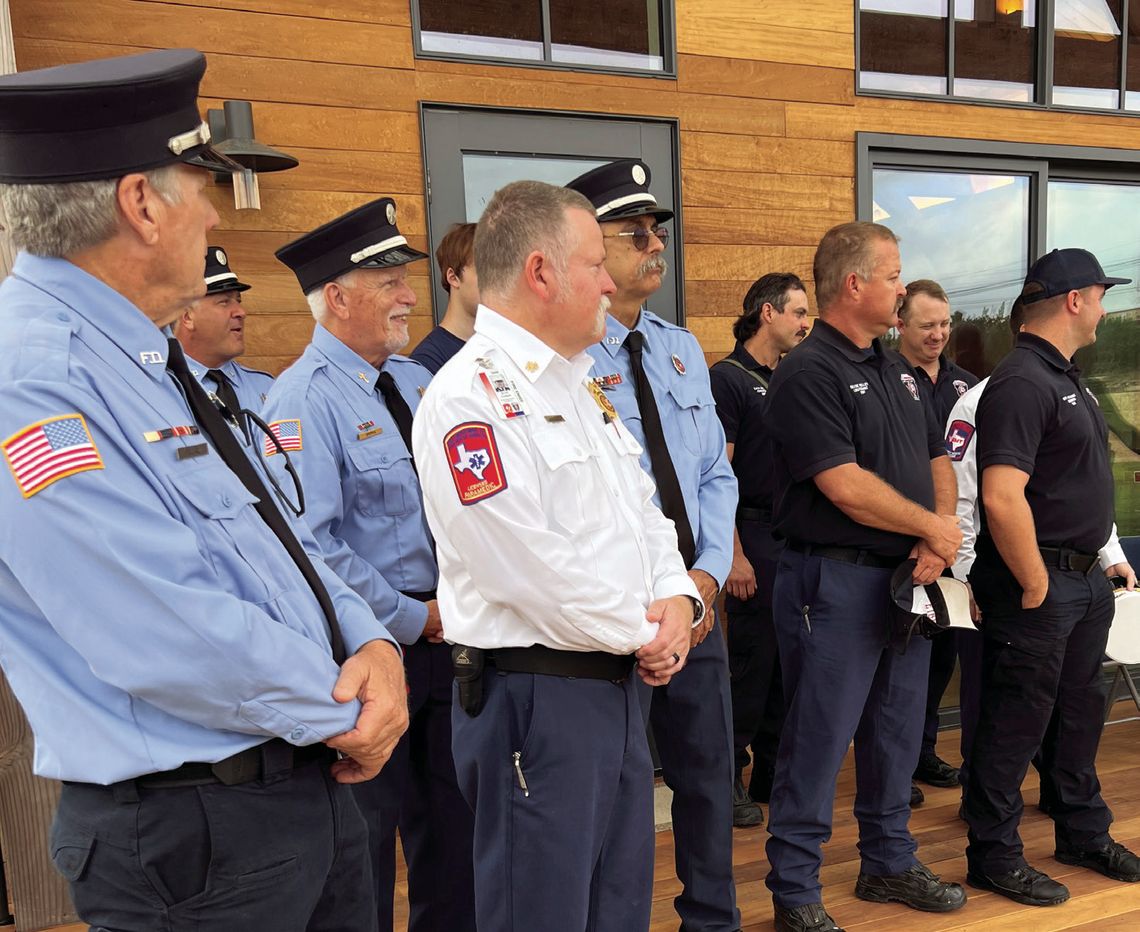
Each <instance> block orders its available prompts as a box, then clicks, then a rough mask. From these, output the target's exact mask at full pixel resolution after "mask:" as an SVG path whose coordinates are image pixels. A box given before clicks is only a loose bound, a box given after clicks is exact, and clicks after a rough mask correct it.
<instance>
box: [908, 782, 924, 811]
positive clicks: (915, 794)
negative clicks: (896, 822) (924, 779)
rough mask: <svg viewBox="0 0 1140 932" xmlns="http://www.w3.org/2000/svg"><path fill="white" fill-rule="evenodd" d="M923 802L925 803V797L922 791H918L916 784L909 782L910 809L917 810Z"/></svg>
mask: <svg viewBox="0 0 1140 932" xmlns="http://www.w3.org/2000/svg"><path fill="white" fill-rule="evenodd" d="M924 802H926V796H924V795H923V792H922V790H920V789H919V788H918V784H917V783H915V782H914V781H913V780H911V781H910V808H911V809H917V808H918V807H919V806H921V805H922V804H923V803H924Z"/></svg>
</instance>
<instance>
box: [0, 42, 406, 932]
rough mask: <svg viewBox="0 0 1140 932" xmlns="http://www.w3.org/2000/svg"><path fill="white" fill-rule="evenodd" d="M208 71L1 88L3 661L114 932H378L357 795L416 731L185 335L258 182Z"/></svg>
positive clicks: (67, 871) (139, 62)
mask: <svg viewBox="0 0 1140 932" xmlns="http://www.w3.org/2000/svg"><path fill="white" fill-rule="evenodd" d="M205 68H206V61H205V58H204V57H203V56H202V55H201V54H200V53H198V52H194V51H191V50H187V49H179V50H171V51H159V52H150V53H147V54H144V55H137V56H129V57H125V58H116V59H107V60H103V61H94V62H85V63H82V64H79V65H71V66H66V67H60V68H51V69H47V70H45V71H38V72H37V71H32V72H25V73H21V74H16V75H7V76H4V77H2V78H0V129H2V132H0V184H2V187H0V194H2V197H3V203H4V211H5V215H6V225H7V227H8V230H9V231H10V233H11V235H12V238H13V240H14V241H15V243H16V245H17V246H18V247H19V248H20V249H21V252H20V255H19V256H18V257H17V259H16V263H15V266H14V268H13V270H12V275H11V276H10V277H9V278H8V279H7V280H6V281H5V282H4V284H3V285H2V286H0V438H7V439H5V440H3V441H2V443H0V446H3V453H4V463H5V465H6V467H7V468H6V469H0V509H2V511H3V514H4V534H3V536H2V539H0V640H2V642H3V644H4V651H3V660H4V668H5V673H6V674H7V676H8V679H9V681H10V682H11V684H12V689H13V691H14V692H15V694H16V696H17V697H18V698H19V700H20V702H21V704H22V705H23V708H24V711H25V712H26V714H27V717H28V720H29V722H30V723H31V726H32V730H33V731H34V733H35V738H36V762H35V764H36V771H37V773H39V774H40V775H42V776H45V777H50V778H54V779H58V780H62V781H64V786H63V791H62V796H61V798H60V803H59V809H58V811H57V814H56V820H55V824H54V826H53V829H52V844H51V848H52V852H53V856H54V859H55V864H56V866H57V868H58V869H59V870H60V871H61V873H63V874H64V875H65V876H66V877H67V878H68V880H69V881H70V882H71V892H72V898H73V900H74V902H75V906H76V909H77V911H78V913H79V915H80V916H81V917H82V918H83V920H84V921H85V922H86V923H87V924H89V925H90V926H91V927H92V928H96V929H159V928H167V929H169V928H190V927H193V928H195V929H200V930H203V932H230V930H234V929H237V928H241V929H273V930H275V932H305V930H309V929H318V928H319V929H330V928H339V929H354V930H357V929H359V930H373V929H375V928H376V926H375V922H376V920H375V907H374V905H373V902H372V897H371V892H370V890H369V888H368V885H367V879H368V872H367V856H368V853H367V835H366V831H365V826H364V823H363V821H362V820H361V818H360V814H359V811H358V810H357V808H356V805H355V804H354V802H353V800H352V797H351V794H350V792H349V790H348V788H347V787H345V786H343V785H342V784H343V783H352V782H357V781H363V780H367V779H369V778H371V777H373V776H375V775H376V773H377V772H378V771H379V770H380V768H381V767H382V766H383V765H384V764H385V762H386V761H387V760H388V757H389V755H390V754H391V752H392V748H393V747H394V745H395V744H396V741H397V739H398V738H399V736H400V734H401V733H402V732H403V730H404V728H405V727H406V723H407V708H406V703H405V699H404V689H403V686H404V680H403V670H402V667H401V664H400V655H399V651H398V649H397V648H396V646H395V644H394V643H393V641H392V639H391V638H390V636H389V635H388V634H387V632H386V631H385V630H384V628H383V627H382V626H381V625H379V624H377V622H376V619H375V618H374V617H373V615H372V612H371V611H370V610H369V608H368V606H367V605H366V604H365V603H364V601H363V600H361V599H360V597H359V596H357V595H356V594H355V593H354V592H352V590H351V589H349V588H348V587H347V586H346V585H344V583H342V582H341V581H340V580H339V579H338V578H337V577H336V575H335V574H334V573H332V572H331V571H330V570H329V569H328V567H327V566H325V565H324V563H323V562H322V561H321V560H320V557H319V552H318V550H317V547H316V544H315V542H314V541H313V539H312V536H311V535H310V534H309V533H308V530H307V528H306V527H305V526H304V524H302V523H301V522H299V521H296V520H295V519H294V518H293V517H292V516H291V515H287V513H285V512H284V511H282V510H281V508H280V507H279V505H278V500H277V498H276V497H275V496H274V494H273V493H272V492H270V491H269V489H268V485H269V484H268V483H267V481H266V480H267V479H268V476H267V474H266V473H264V472H262V471H261V470H260V468H259V461H258V462H255V461H254V460H253V459H252V458H250V457H249V456H247V453H246V450H245V448H244V447H243V446H242V444H241V443H240V442H239V441H238V440H237V438H236V436H235V434H234V433H233V431H232V430H231V428H230V426H229V425H228V424H227V422H226V421H225V420H223V418H222V415H221V414H220V412H219V411H218V409H217V408H215V407H214V405H213V403H212V402H211V400H210V398H209V396H208V395H207V393H206V391H205V390H204V389H203V388H202V386H201V385H200V384H199V383H198V381H197V380H196V379H195V378H194V377H193V376H192V375H191V373H190V370H189V367H188V365H187V362H186V359H185V356H184V355H183V352H182V348H181V346H180V345H179V343H178V341H177V340H174V339H168V338H167V336H166V334H165V333H164V331H163V330H162V328H163V327H164V326H165V325H167V324H169V323H171V322H172V321H174V320H175V319H176V318H177V317H178V315H179V313H180V312H181V310H182V309H183V308H184V307H185V306H186V305H187V304H189V303H190V302H192V301H194V300H196V299H197V298H200V297H201V296H202V295H203V294H204V293H205V290H206V283H205V281H204V280H203V277H202V257H203V255H204V254H205V249H206V233H207V231H209V230H210V229H211V228H212V227H213V226H214V225H215V224H216V223H217V222H218V215H217V213H215V211H214V208H213V207H212V206H211V204H210V201H209V198H208V197H207V195H206V190H205V188H206V185H207V183H208V181H209V171H210V170H213V171H229V170H231V169H233V168H235V166H234V165H233V164H232V163H229V162H227V161H226V160H224V159H223V158H222V157H221V156H220V155H218V154H217V153H216V152H214V151H213V150H212V149H211V148H210V147H209V145H208V141H209V131H208V128H207V127H206V124H205V123H203V122H202V120H201V117H200V115H199V113H198V110H197V105H196V101H197V96H198V84H199V80H200V79H201V77H202V74H203V72H204V71H205ZM338 751H339V752H340V753H341V755H342V759H340V760H338V759H337V754H336V752H338Z"/></svg>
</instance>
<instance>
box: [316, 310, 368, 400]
mask: <svg viewBox="0 0 1140 932" xmlns="http://www.w3.org/2000/svg"><path fill="white" fill-rule="evenodd" d="M313 346H315V347H316V348H317V349H318V350H320V351H321V353H322V354H323V355H324V357H325V359H327V360H328V361H329V362H330V363H332V364H333V365H334V366H336V368H338V369H339V370H340V371H341V372H343V373H344V374H345V375H346V376H347V377H348V380H349V381H350V382H352V384H353V385H355V386H356V387H357V388H359V389H360V390H361V391H362V392H364V393H365V394H371V393H372V392H374V391H376V380H377V379H379V378H380V370H378V369H377V368H376V367H375V366H374V365H372V363H370V362H368V360H366V359H365V358H364V357H363V356H361V355H360V354H359V353H357V352H356V351H355V350H351V349H349V348H348V346H346V345H345V344H344V343H343V342H341V340H339V339H338V338H337V337H335V336H333V335H332V333H330V332H329V331H328V330H326V329H325V328H324V327H323V326H321V325H320V324H317V326H316V327H315V328H314V329H313Z"/></svg>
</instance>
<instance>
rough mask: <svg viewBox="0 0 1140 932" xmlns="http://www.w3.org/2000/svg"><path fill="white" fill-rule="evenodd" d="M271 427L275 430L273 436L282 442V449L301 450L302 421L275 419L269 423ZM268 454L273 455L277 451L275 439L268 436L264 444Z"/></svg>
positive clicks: (265, 451)
mask: <svg viewBox="0 0 1140 932" xmlns="http://www.w3.org/2000/svg"><path fill="white" fill-rule="evenodd" d="M269 429H270V430H271V431H273V436H274V437H276V438H277V442H278V443H279V444H281V449H282V450H286V451H289V450H300V449H301V422H300V421H298V420H296V419H294V420H291V421H274V422H273V423H272V424H270V425H269ZM262 447H263V450H264V453H265V455H266V456H272V455H273V454H274V453H276V452H277V447H276V446H275V445H274V443H273V441H272V440H270V439H269V438H268V437H266V438H265V441H264V442H263V444H262Z"/></svg>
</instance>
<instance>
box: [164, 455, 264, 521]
mask: <svg viewBox="0 0 1140 932" xmlns="http://www.w3.org/2000/svg"><path fill="white" fill-rule="evenodd" d="M172 479H173V482H174V485H175V486H176V487H177V488H178V490H179V491H180V492H181V493H182V495H183V496H184V497H185V498H186V500H187V501H189V502H190V504H192V505H193V506H194V507H195V508H197V509H198V510H199V511H200V512H202V514H204V515H205V516H206V517H207V518H233V517H236V515H237V514H238V512H240V511H241V510H242V509H243V508H244V507H245V506H246V505H253V504H255V503H256V502H257V496H256V495H254V494H253V493H252V492H250V491H249V489H247V488H246V487H245V486H244V485H242V482H241V480H240V479H238V477H237V476H235V475H234V474H233V473H232V472H230V471H229V469H228V468H227V467H226V466H224V465H223V464H222V463H221V461H220V460H219V461H218V463H217V465H211V466H205V467H202V468H199V469H193V470H189V471H187V472H184V473H176V474H175V475H174V476H173V477H172Z"/></svg>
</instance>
